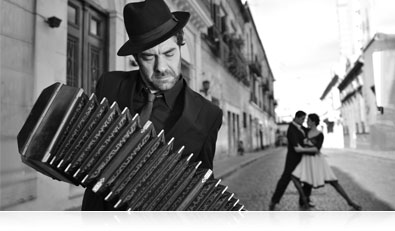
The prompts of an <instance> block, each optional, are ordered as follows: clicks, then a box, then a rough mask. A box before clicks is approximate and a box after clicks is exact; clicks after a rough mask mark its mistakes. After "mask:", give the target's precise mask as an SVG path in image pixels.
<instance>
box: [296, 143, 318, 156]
mask: <svg viewBox="0 0 395 231" xmlns="http://www.w3.org/2000/svg"><path fill="white" fill-rule="evenodd" d="M295 151H296V152H297V153H301V152H303V153H306V154H307V155H314V154H316V153H317V152H318V151H319V150H318V148H317V147H302V146H301V145H300V144H298V145H297V146H296V147H295Z"/></svg>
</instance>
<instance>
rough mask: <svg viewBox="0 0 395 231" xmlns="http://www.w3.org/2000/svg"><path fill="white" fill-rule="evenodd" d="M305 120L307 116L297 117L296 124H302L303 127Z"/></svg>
mask: <svg viewBox="0 0 395 231" xmlns="http://www.w3.org/2000/svg"><path fill="white" fill-rule="evenodd" d="M305 119H306V116H301V117H296V120H295V122H296V123H298V124H300V125H303V122H304V120H305Z"/></svg>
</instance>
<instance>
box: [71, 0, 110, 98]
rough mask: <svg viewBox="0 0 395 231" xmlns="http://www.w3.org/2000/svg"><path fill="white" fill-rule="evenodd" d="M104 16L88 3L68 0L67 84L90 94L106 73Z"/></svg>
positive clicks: (105, 22)
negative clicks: (101, 76)
mask: <svg viewBox="0 0 395 231" xmlns="http://www.w3.org/2000/svg"><path fill="white" fill-rule="evenodd" d="M106 47H107V15H106V14H105V13H103V12H101V11H99V10H98V9H96V8H95V7H94V6H92V5H91V4H90V3H89V1H82V0H80V1H78V0H69V2H68V34H67V84H68V85H70V86H75V87H80V88H83V89H84V91H85V92H86V93H87V94H91V93H92V92H94V89H95V86H96V83H97V81H98V78H99V77H100V75H101V74H102V73H103V72H104V71H106V70H107V66H108V65H107V59H106V57H107V55H106V53H107V52H106Z"/></svg>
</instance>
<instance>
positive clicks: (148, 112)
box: [140, 90, 155, 126]
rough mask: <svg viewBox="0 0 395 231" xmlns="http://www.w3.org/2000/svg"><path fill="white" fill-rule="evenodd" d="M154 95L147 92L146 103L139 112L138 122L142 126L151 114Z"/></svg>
mask: <svg viewBox="0 0 395 231" xmlns="http://www.w3.org/2000/svg"><path fill="white" fill-rule="evenodd" d="M154 99H155V94H154V93H151V92H150V91H149V90H147V103H146V104H145V105H144V107H143V109H142V110H141V112H140V121H141V125H142V126H143V125H144V124H145V123H146V122H147V121H148V120H149V118H150V116H151V113H152V107H153V105H154Z"/></svg>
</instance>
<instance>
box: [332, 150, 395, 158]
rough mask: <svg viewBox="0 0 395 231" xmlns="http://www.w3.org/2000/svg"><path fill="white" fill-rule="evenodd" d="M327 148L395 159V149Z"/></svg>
mask: <svg viewBox="0 0 395 231" xmlns="http://www.w3.org/2000/svg"><path fill="white" fill-rule="evenodd" d="M325 149H328V150H331V149H332V150H341V151H344V152H349V153H355V154H362V155H367V156H371V157H379V158H384V159H391V160H395V151H378V150H368V149H355V148H343V149H337V148H325Z"/></svg>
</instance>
